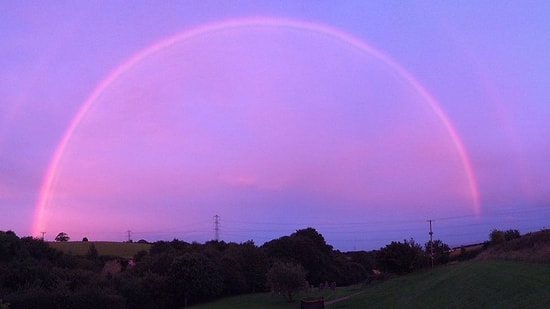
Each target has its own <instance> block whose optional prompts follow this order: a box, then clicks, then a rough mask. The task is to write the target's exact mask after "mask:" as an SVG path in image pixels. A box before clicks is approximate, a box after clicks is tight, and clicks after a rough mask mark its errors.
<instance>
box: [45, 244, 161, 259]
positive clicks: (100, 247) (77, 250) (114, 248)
mask: <svg viewBox="0 0 550 309" xmlns="http://www.w3.org/2000/svg"><path fill="white" fill-rule="evenodd" d="M48 244H49V245H50V246H51V247H52V248H55V249H58V250H61V251H63V252H64V253H67V254H74V255H85V254H86V253H88V251H89V250H90V246H91V245H92V244H94V246H95V248H96V249H97V251H98V253H99V255H106V256H117V257H123V258H127V259H130V258H132V257H134V256H135V255H136V254H137V253H138V252H140V251H147V252H149V249H150V248H151V245H150V244H143V243H137V242H133V243H132V242H115V241H56V242H49V243H48Z"/></svg>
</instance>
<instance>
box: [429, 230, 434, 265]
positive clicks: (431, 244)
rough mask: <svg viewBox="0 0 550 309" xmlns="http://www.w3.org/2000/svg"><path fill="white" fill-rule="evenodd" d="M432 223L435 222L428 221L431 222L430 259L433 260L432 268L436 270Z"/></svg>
mask: <svg viewBox="0 0 550 309" xmlns="http://www.w3.org/2000/svg"><path fill="white" fill-rule="evenodd" d="M432 221H434V220H428V222H430V257H431V258H432V268H434V242H433V237H432V236H433V234H434V233H433V232H432Z"/></svg>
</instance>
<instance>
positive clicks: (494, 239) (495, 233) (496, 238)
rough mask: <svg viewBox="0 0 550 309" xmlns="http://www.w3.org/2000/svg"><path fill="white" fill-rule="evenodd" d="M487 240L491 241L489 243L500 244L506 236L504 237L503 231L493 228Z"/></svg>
mask: <svg viewBox="0 0 550 309" xmlns="http://www.w3.org/2000/svg"><path fill="white" fill-rule="evenodd" d="M489 240H490V241H491V244H493V245H496V244H500V243H503V242H504V241H506V238H505V237H504V232H503V231H499V230H497V229H494V230H492V231H491V233H490V234H489Z"/></svg>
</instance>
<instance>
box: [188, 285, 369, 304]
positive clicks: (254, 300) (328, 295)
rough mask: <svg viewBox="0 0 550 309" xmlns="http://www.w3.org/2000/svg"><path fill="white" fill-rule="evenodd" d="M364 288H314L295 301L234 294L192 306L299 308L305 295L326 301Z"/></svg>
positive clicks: (258, 295)
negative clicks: (333, 289)
mask: <svg viewBox="0 0 550 309" xmlns="http://www.w3.org/2000/svg"><path fill="white" fill-rule="evenodd" d="M362 290H364V286H362V285H355V286H349V287H342V288H337V289H336V290H335V291H331V290H326V289H325V290H323V291H322V292H319V290H318V289H313V290H312V291H311V292H309V293H307V292H302V293H300V294H298V295H296V297H295V301H294V302H293V303H289V302H287V301H286V299H285V298H284V297H283V296H281V295H277V294H271V293H257V294H247V295H240V296H234V297H229V298H224V299H221V300H218V301H215V302H211V303H207V304H202V305H195V306H192V308H194V309H201V308H203V309H206V308H215V309H232V308H263V309H284V308H299V307H300V299H302V298H305V297H323V298H324V299H325V302H329V301H331V300H335V299H338V298H341V297H345V296H349V295H352V294H355V293H358V292H361V291H362Z"/></svg>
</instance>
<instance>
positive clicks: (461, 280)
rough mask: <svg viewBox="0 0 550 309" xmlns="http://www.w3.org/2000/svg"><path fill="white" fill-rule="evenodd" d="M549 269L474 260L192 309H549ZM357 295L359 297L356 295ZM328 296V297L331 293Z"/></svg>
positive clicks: (238, 298)
mask: <svg viewBox="0 0 550 309" xmlns="http://www.w3.org/2000/svg"><path fill="white" fill-rule="evenodd" d="M549 286H550V264H535V263H527V262H521V261H504V260H492V261H475V262H465V263H460V264H456V265H449V266H443V267H439V268H435V269H433V270H426V271H421V272H418V273H414V274H411V275H407V276H402V277H398V278H395V279H392V280H388V281H385V282H375V283H372V284H370V285H368V286H362V285H358V286H352V287H345V288H338V289H337V291H336V292H331V291H325V292H324V294H323V295H321V294H319V292H318V291H315V292H313V293H311V295H310V294H304V293H303V294H300V295H298V296H297V297H296V299H297V301H295V302H294V303H288V302H286V301H285V300H284V299H283V297H282V296H280V295H271V294H269V293H261V294H249V295H242V296H235V297H230V298H225V299H221V300H218V301H214V302H211V303H207V304H202V305H197V306H193V308H199V309H200V308H213V309H223V308H266V309H269V308H274V309H275V308H299V307H300V301H299V300H300V299H301V298H302V297H308V296H324V297H325V301H330V300H334V299H337V298H341V297H344V296H349V295H353V294H356V295H354V296H352V297H350V298H349V299H347V300H342V301H339V302H336V303H333V304H328V305H326V307H329V308H550V293H548V287H549ZM358 292H360V293H359V294H357V293H358ZM331 293H332V294H331Z"/></svg>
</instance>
